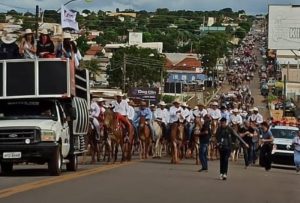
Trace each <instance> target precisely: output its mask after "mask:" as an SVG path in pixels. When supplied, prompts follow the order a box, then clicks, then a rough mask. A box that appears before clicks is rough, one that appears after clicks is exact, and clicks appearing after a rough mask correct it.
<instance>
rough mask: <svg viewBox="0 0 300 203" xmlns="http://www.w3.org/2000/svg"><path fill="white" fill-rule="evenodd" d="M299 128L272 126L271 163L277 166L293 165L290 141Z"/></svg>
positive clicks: (292, 151) (292, 150)
mask: <svg viewBox="0 0 300 203" xmlns="http://www.w3.org/2000/svg"><path fill="white" fill-rule="evenodd" d="M298 131H299V128H297V127H293V126H280V125H277V126H274V127H272V128H271V132H272V134H273V137H274V142H273V150H272V163H273V164H278V165H294V149H293V146H292V141H293V139H294V137H295V136H297V134H298Z"/></svg>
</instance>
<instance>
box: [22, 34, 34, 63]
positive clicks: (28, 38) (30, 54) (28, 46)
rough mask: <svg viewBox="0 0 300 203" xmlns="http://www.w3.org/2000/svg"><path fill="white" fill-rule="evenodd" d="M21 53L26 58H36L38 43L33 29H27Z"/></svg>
mask: <svg viewBox="0 0 300 203" xmlns="http://www.w3.org/2000/svg"><path fill="white" fill-rule="evenodd" d="M20 55H21V56H23V58H25V59H35V58H36V43H35V40H34V36H33V32H32V31H31V29H26V30H25V34H24V37H22V39H21V43H20Z"/></svg>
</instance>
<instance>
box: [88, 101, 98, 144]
mask: <svg viewBox="0 0 300 203" xmlns="http://www.w3.org/2000/svg"><path fill="white" fill-rule="evenodd" d="M97 100H98V99H97V98H93V99H92V103H91V109H90V113H91V118H92V122H93V126H94V127H95V128H96V133H97V136H96V139H97V140H100V124H99V121H98V118H99V116H100V113H101V109H100V107H99V105H98V103H97Z"/></svg>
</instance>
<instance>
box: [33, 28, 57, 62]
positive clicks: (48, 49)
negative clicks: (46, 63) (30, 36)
mask: <svg viewBox="0 0 300 203" xmlns="http://www.w3.org/2000/svg"><path fill="white" fill-rule="evenodd" d="M36 55H37V56H38V57H40V58H50V57H51V56H53V57H54V44H53V42H52V40H51V39H50V36H49V33H48V31H47V30H46V29H43V30H42V31H41V33H40V37H39V41H38V42H37V50H36Z"/></svg>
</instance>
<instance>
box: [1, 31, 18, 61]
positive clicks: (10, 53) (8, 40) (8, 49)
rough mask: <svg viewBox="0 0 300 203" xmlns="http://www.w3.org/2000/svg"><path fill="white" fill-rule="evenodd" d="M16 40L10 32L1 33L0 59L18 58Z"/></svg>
mask: <svg viewBox="0 0 300 203" xmlns="http://www.w3.org/2000/svg"><path fill="white" fill-rule="evenodd" d="M16 40H17V39H16V38H14V37H12V35H11V34H7V33H3V35H2V37H1V43H0V60H5V59H18V58H20V54H19V47H18V45H17V44H16Z"/></svg>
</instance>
